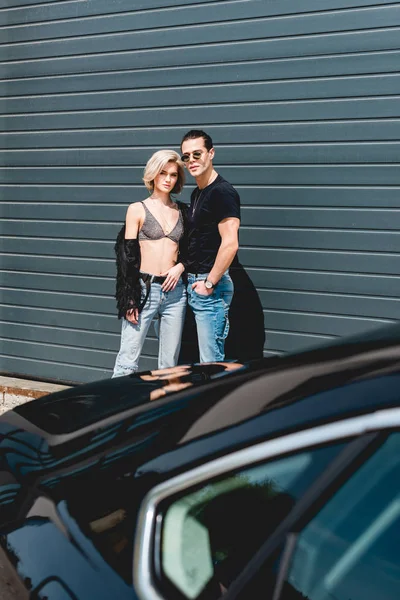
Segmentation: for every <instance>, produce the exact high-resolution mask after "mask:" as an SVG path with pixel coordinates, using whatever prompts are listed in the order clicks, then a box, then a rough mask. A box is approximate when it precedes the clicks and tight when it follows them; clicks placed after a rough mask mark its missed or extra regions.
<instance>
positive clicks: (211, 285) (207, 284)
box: [204, 279, 215, 290]
mask: <svg viewBox="0 0 400 600" xmlns="http://www.w3.org/2000/svg"><path fill="white" fill-rule="evenodd" d="M204 285H205V286H206V288H207V289H208V290H212V289H213V288H215V285H214V284H213V283H212V281H209V280H208V279H205V280H204Z"/></svg>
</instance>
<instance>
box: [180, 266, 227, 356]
mask: <svg viewBox="0 0 400 600" xmlns="http://www.w3.org/2000/svg"><path fill="white" fill-rule="evenodd" d="M206 277H207V273H202V274H200V275H193V274H192V273H189V274H188V300H189V306H190V308H191V309H192V311H193V314H194V317H195V319H196V327H197V337H198V340H199V352H200V362H213V361H217V360H224V358H225V340H226V337H227V335H228V331H229V318H228V313H229V306H230V304H231V302H232V297H233V283H232V279H231V278H230V276H229V274H228V273H225V274H224V275H223V276H222V277H221V279H220V281H219V282H218V283H217V285H216V286H215V288H214V290H213V293H212V294H211V295H210V296H202V295H200V294H198V293H197V292H196V291H195V290H192V284H193V283H195V282H196V281H200V280H204V279H206Z"/></svg>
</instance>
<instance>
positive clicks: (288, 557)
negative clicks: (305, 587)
mask: <svg viewBox="0 0 400 600" xmlns="http://www.w3.org/2000/svg"><path fill="white" fill-rule="evenodd" d="M393 434H397V435H399V434H400V425H399V424H397V425H395V426H394V427H392V428H391V429H387V430H385V431H381V432H380V433H379V437H378V440H379V446H378V447H377V448H376V449H375V451H374V452H373V453H372V454H371V455H370V456H369V457H367V458H366V460H364V461H363V462H362V464H360V465H359V467H358V468H357V469H354V470H353V472H352V473H350V476H349V477H348V479H346V481H344V482H343V485H346V483H347V481H348V480H349V479H350V477H352V476H353V475H356V474H357V471H358V470H359V469H361V468H362V467H363V466H364V464H365V463H366V462H367V461H368V458H373V456H374V454H375V453H376V452H379V449H380V447H381V446H383V445H384V443H385V442H386V441H387V440H388V439H389V438H390V437H391V435H393ZM341 487H342V486H337V487H336V489H334V490H333V492H332V494H329V495H328V496H327V497H326V499H325V501H324V502H323V503H321V506H318V507H317V508H316V510H314V511H313V512H312V513H310V515H309V518H307V519H303V523H301V524H299V525H301V526H299V527H296V528H292V529H291V530H289V529H288V530H287V532H286V540H285V541H284V545H283V551H282V558H281V560H280V565H279V569H278V572H277V577H276V583H275V587H274V590H273V595H272V599H271V600H281V598H282V592H283V586H284V583H285V581H287V580H288V573H289V571H290V569H291V566H292V558H293V555H294V553H295V551H296V549H297V546H298V539H299V537H300V536H301V535H302V533H303V531H304V529H305V528H306V527H307V525H308V524H309V523H310V522H311V521H312V520H313V519H315V518H316V517H317V516H318V514H319V513H320V512H321V511H322V510H323V509H324V508H325V506H326V505H327V504H329V502H331V501H332V500H334V497H335V494H336V492H338V491H340V488H341ZM269 556H270V553H269ZM267 560H268V556H265V560H264V563H265V561H267ZM233 597H235V596H233ZM225 598H228V599H229V597H228V595H225V597H224V600H225Z"/></svg>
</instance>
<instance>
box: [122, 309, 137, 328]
mask: <svg viewBox="0 0 400 600" xmlns="http://www.w3.org/2000/svg"><path fill="white" fill-rule="evenodd" d="M125 319H126V320H127V321H129V322H130V323H132V324H133V325H137V324H138V322H139V310H138V309H137V308H131V309H129V310H128V311H126V315H125Z"/></svg>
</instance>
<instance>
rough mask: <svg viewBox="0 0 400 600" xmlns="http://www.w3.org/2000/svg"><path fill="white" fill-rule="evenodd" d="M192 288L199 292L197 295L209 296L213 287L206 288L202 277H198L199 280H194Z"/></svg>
mask: <svg viewBox="0 0 400 600" xmlns="http://www.w3.org/2000/svg"><path fill="white" fill-rule="evenodd" d="M192 290H195V291H196V294H199V296H211V294H212V293H213V291H214V288H211V289H210V290H208V289H207V288H206V285H205V283H204V279H200V281H195V282H194V283H193V285H192Z"/></svg>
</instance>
